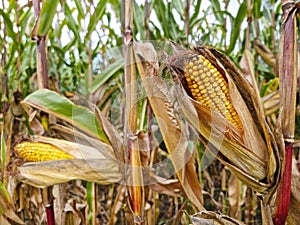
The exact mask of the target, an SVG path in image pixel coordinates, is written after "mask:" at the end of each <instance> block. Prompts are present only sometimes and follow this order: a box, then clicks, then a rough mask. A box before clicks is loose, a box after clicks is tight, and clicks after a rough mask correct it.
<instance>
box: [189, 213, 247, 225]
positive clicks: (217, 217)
mask: <svg viewBox="0 0 300 225" xmlns="http://www.w3.org/2000/svg"><path fill="white" fill-rule="evenodd" d="M191 220H192V222H193V224H194V225H206V224H207V225H224V224H226V225H245V224H244V223H243V222H242V221H238V220H236V219H233V218H231V217H229V216H226V215H222V214H217V213H215V212H211V211H202V212H198V213H196V214H194V215H192V216H191Z"/></svg>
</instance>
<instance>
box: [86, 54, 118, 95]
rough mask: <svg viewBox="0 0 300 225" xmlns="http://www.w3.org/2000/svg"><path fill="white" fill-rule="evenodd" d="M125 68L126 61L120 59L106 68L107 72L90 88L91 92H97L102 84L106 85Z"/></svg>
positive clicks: (99, 76) (98, 77)
mask: <svg viewBox="0 0 300 225" xmlns="http://www.w3.org/2000/svg"><path fill="white" fill-rule="evenodd" d="M123 66H124V59H123V58H119V59H117V60H116V61H115V62H114V63H112V64H111V65H109V66H108V67H106V68H105V70H104V71H103V72H102V73H101V74H99V75H98V76H97V77H96V79H95V80H94V81H93V83H92V84H91V86H90V89H89V91H90V92H92V93H93V92H95V91H96V90H97V89H98V88H99V87H100V86H101V85H102V84H104V83H105V82H106V81H107V80H108V79H109V78H111V77H112V76H113V75H114V74H115V73H116V72H117V71H119V70H120V69H121V68H122V67H123Z"/></svg>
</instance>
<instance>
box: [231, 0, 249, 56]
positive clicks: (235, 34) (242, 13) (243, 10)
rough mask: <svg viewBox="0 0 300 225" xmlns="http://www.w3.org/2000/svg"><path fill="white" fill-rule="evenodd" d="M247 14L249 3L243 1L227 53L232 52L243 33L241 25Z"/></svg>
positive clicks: (233, 26) (233, 27)
mask: <svg viewBox="0 0 300 225" xmlns="http://www.w3.org/2000/svg"><path fill="white" fill-rule="evenodd" d="M246 15H247V4H246V3H245V2H243V3H242V4H241V5H240V8H239V11H238V13H237V16H236V18H235V20H234V22H233V24H232V30H231V37H230V44H229V47H228V50H227V54H230V53H231V52H232V51H233V49H234V47H235V45H236V41H237V39H238V37H239V35H240V33H241V25H242V22H243V20H244V19H245V17H246Z"/></svg>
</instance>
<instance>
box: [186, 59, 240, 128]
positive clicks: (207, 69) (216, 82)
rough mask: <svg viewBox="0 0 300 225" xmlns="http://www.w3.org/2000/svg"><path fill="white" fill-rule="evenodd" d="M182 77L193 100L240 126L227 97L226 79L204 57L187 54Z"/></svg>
mask: <svg viewBox="0 0 300 225" xmlns="http://www.w3.org/2000/svg"><path fill="white" fill-rule="evenodd" d="M184 77H185V80H186V83H187V86H188V90H189V91H190V93H191V95H192V97H193V99H194V100H196V101H198V102H201V103H202V104H204V105H206V106H207V107H209V108H211V109H213V110H216V111H218V112H219V113H221V114H222V115H223V116H224V117H225V118H226V119H227V120H228V121H230V122H231V123H233V124H234V125H235V126H236V127H237V128H239V129H241V128H242V124H241V121H240V118H239V116H238V114H237V112H236V110H235V108H234V107H233V105H232V103H231V100H230V97H229V87H228V83H227V81H226V80H225V78H224V77H223V75H222V74H221V73H220V72H219V71H218V70H217V68H216V67H215V66H213V65H212V64H211V63H210V62H209V61H208V60H207V59H206V58H205V57H203V56H202V55H198V54H194V55H191V56H189V57H188V60H186V61H185V64H184Z"/></svg>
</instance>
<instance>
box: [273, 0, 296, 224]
mask: <svg viewBox="0 0 300 225" xmlns="http://www.w3.org/2000/svg"><path fill="white" fill-rule="evenodd" d="M298 9H299V5H298V6H297V5H296V4H295V2H294V1H289V0H283V1H282V11H283V22H282V26H283V30H282V37H281V40H280V57H279V76H280V84H281V85H280V88H279V94H280V115H279V118H278V120H279V121H278V122H279V124H278V127H277V129H278V130H279V133H280V137H279V138H278V140H282V141H281V143H280V144H281V145H282V146H284V149H285V152H284V153H283V154H282V156H281V157H282V160H283V164H282V165H283V166H282V172H281V177H282V178H281V181H280V188H279V193H278V197H277V203H276V211H275V214H274V217H273V222H274V224H275V225H284V224H285V221H286V218H287V216H288V211H289V205H290V190H291V173H292V156H293V152H292V150H293V142H294V132H295V113H296V94H297V87H296V85H297V62H298V61H297V27H296V13H297V10H298Z"/></svg>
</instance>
